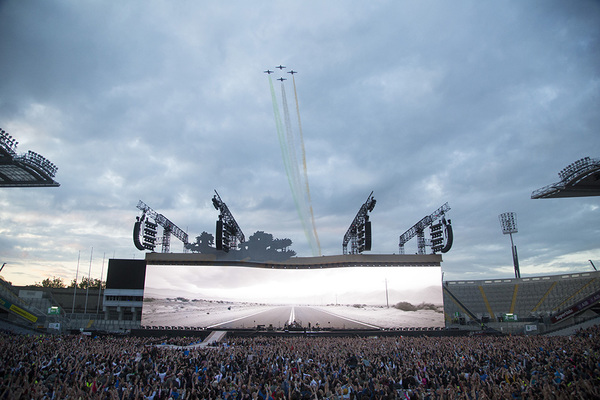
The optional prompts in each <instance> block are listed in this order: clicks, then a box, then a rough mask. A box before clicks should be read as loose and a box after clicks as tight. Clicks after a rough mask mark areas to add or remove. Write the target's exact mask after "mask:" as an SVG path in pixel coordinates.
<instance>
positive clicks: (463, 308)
mask: <svg viewBox="0 0 600 400" xmlns="http://www.w3.org/2000/svg"><path fill="white" fill-rule="evenodd" d="M599 278H600V271H593V272H582V273H576V274H562V275H548V276H537V277H528V278H518V279H517V278H514V279H493V280H473V281H446V282H444V309H445V315H446V322H447V324H449V325H453V324H458V325H461V324H462V325H468V324H469V323H471V324H477V325H479V324H481V323H482V322H483V323H485V324H488V326H490V327H500V328H508V326H507V325H505V323H508V322H511V323H513V324H512V325H511V328H509V331H511V332H514V331H515V329H516V330H517V331H519V330H522V329H523V328H524V325H525V324H531V323H535V324H536V328H535V329H536V330H542V331H543V330H546V329H548V330H549V329H554V327H553V325H555V324H557V323H559V324H566V323H567V321H566V320H564V321H562V320H563V318H561V321H558V320H557V316H559V315H561V313H562V312H564V311H565V310H570V309H571V308H573V307H577V309H576V310H573V311H572V312H571V313H569V318H571V321H569V322H570V323H573V320H572V318H576V317H579V318H581V316H582V315H583V314H585V317H586V318H589V317H594V316H596V315H597V312H596V311H597V306H598V300H599V299H598V298H596V297H600V296H597V295H599V294H600V279H599Z"/></svg>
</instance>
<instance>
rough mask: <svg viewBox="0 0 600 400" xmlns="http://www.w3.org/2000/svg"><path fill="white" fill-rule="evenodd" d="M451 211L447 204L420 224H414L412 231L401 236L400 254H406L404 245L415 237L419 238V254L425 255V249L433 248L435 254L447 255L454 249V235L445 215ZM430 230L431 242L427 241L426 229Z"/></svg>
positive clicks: (424, 218) (409, 230)
mask: <svg viewBox="0 0 600 400" xmlns="http://www.w3.org/2000/svg"><path fill="white" fill-rule="evenodd" d="M448 211H450V206H448V203H445V204H444V205H442V206H441V207H440V208H438V209H437V210H435V211H434V212H433V213H432V214H430V215H428V216H426V217H423V219H421V220H420V221H419V222H417V223H416V224H414V225H413V226H412V227H411V228H410V229H408V230H407V231H406V232H404V233H403V234H402V235H400V238H399V240H398V242H399V243H398V247H399V250H400V254H404V245H405V244H406V242H408V241H409V240H410V239H412V238H413V237H415V236H416V237H417V249H418V250H417V253H418V254H425V247H426V246H431V250H432V252H433V253H434V254H435V253H437V252H438V251H440V252H442V253H446V252H448V251H449V250H450V248H451V247H452V242H453V233H452V225H451V221H450V220H446V218H445V217H444V215H445V214H446V213H447V212H448ZM427 227H429V228H430V234H431V241H430V242H429V243H427V242H426V241H425V229H426V228H427Z"/></svg>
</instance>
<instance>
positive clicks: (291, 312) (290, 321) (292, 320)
mask: <svg viewBox="0 0 600 400" xmlns="http://www.w3.org/2000/svg"><path fill="white" fill-rule="evenodd" d="M295 320H296V312H295V311H294V307H292V310H291V311H290V319H289V320H288V325H291V324H293V323H294V321H295Z"/></svg>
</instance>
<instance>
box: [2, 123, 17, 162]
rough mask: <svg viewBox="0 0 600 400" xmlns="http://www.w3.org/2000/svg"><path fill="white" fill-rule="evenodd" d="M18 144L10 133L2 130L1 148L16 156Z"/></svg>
mask: <svg viewBox="0 0 600 400" xmlns="http://www.w3.org/2000/svg"><path fill="white" fill-rule="evenodd" d="M18 144H19V142H17V141H16V140H15V138H13V137H12V136H11V135H10V134H9V133H8V132H6V131H5V130H4V129H0V148H2V149H4V151H5V152H7V153H8V154H9V155H11V156H16V155H17V153H16V151H17V145H18Z"/></svg>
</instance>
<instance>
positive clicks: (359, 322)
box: [320, 308, 381, 329]
mask: <svg viewBox="0 0 600 400" xmlns="http://www.w3.org/2000/svg"><path fill="white" fill-rule="evenodd" d="M320 310H321V311H323V312H324V313H325V314H329V315H333V316H335V317H338V318H341V319H345V320H346V321H350V322H354V323H356V324H361V325H364V326H368V327H369V328H373V329H381V327H380V326H377V325H371V324H367V323H365V322H362V321H359V320H357V319H352V318H348V317H342V316H341V315H338V314H334V313H332V312H329V311H325V310H323V309H322V308H320Z"/></svg>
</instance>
